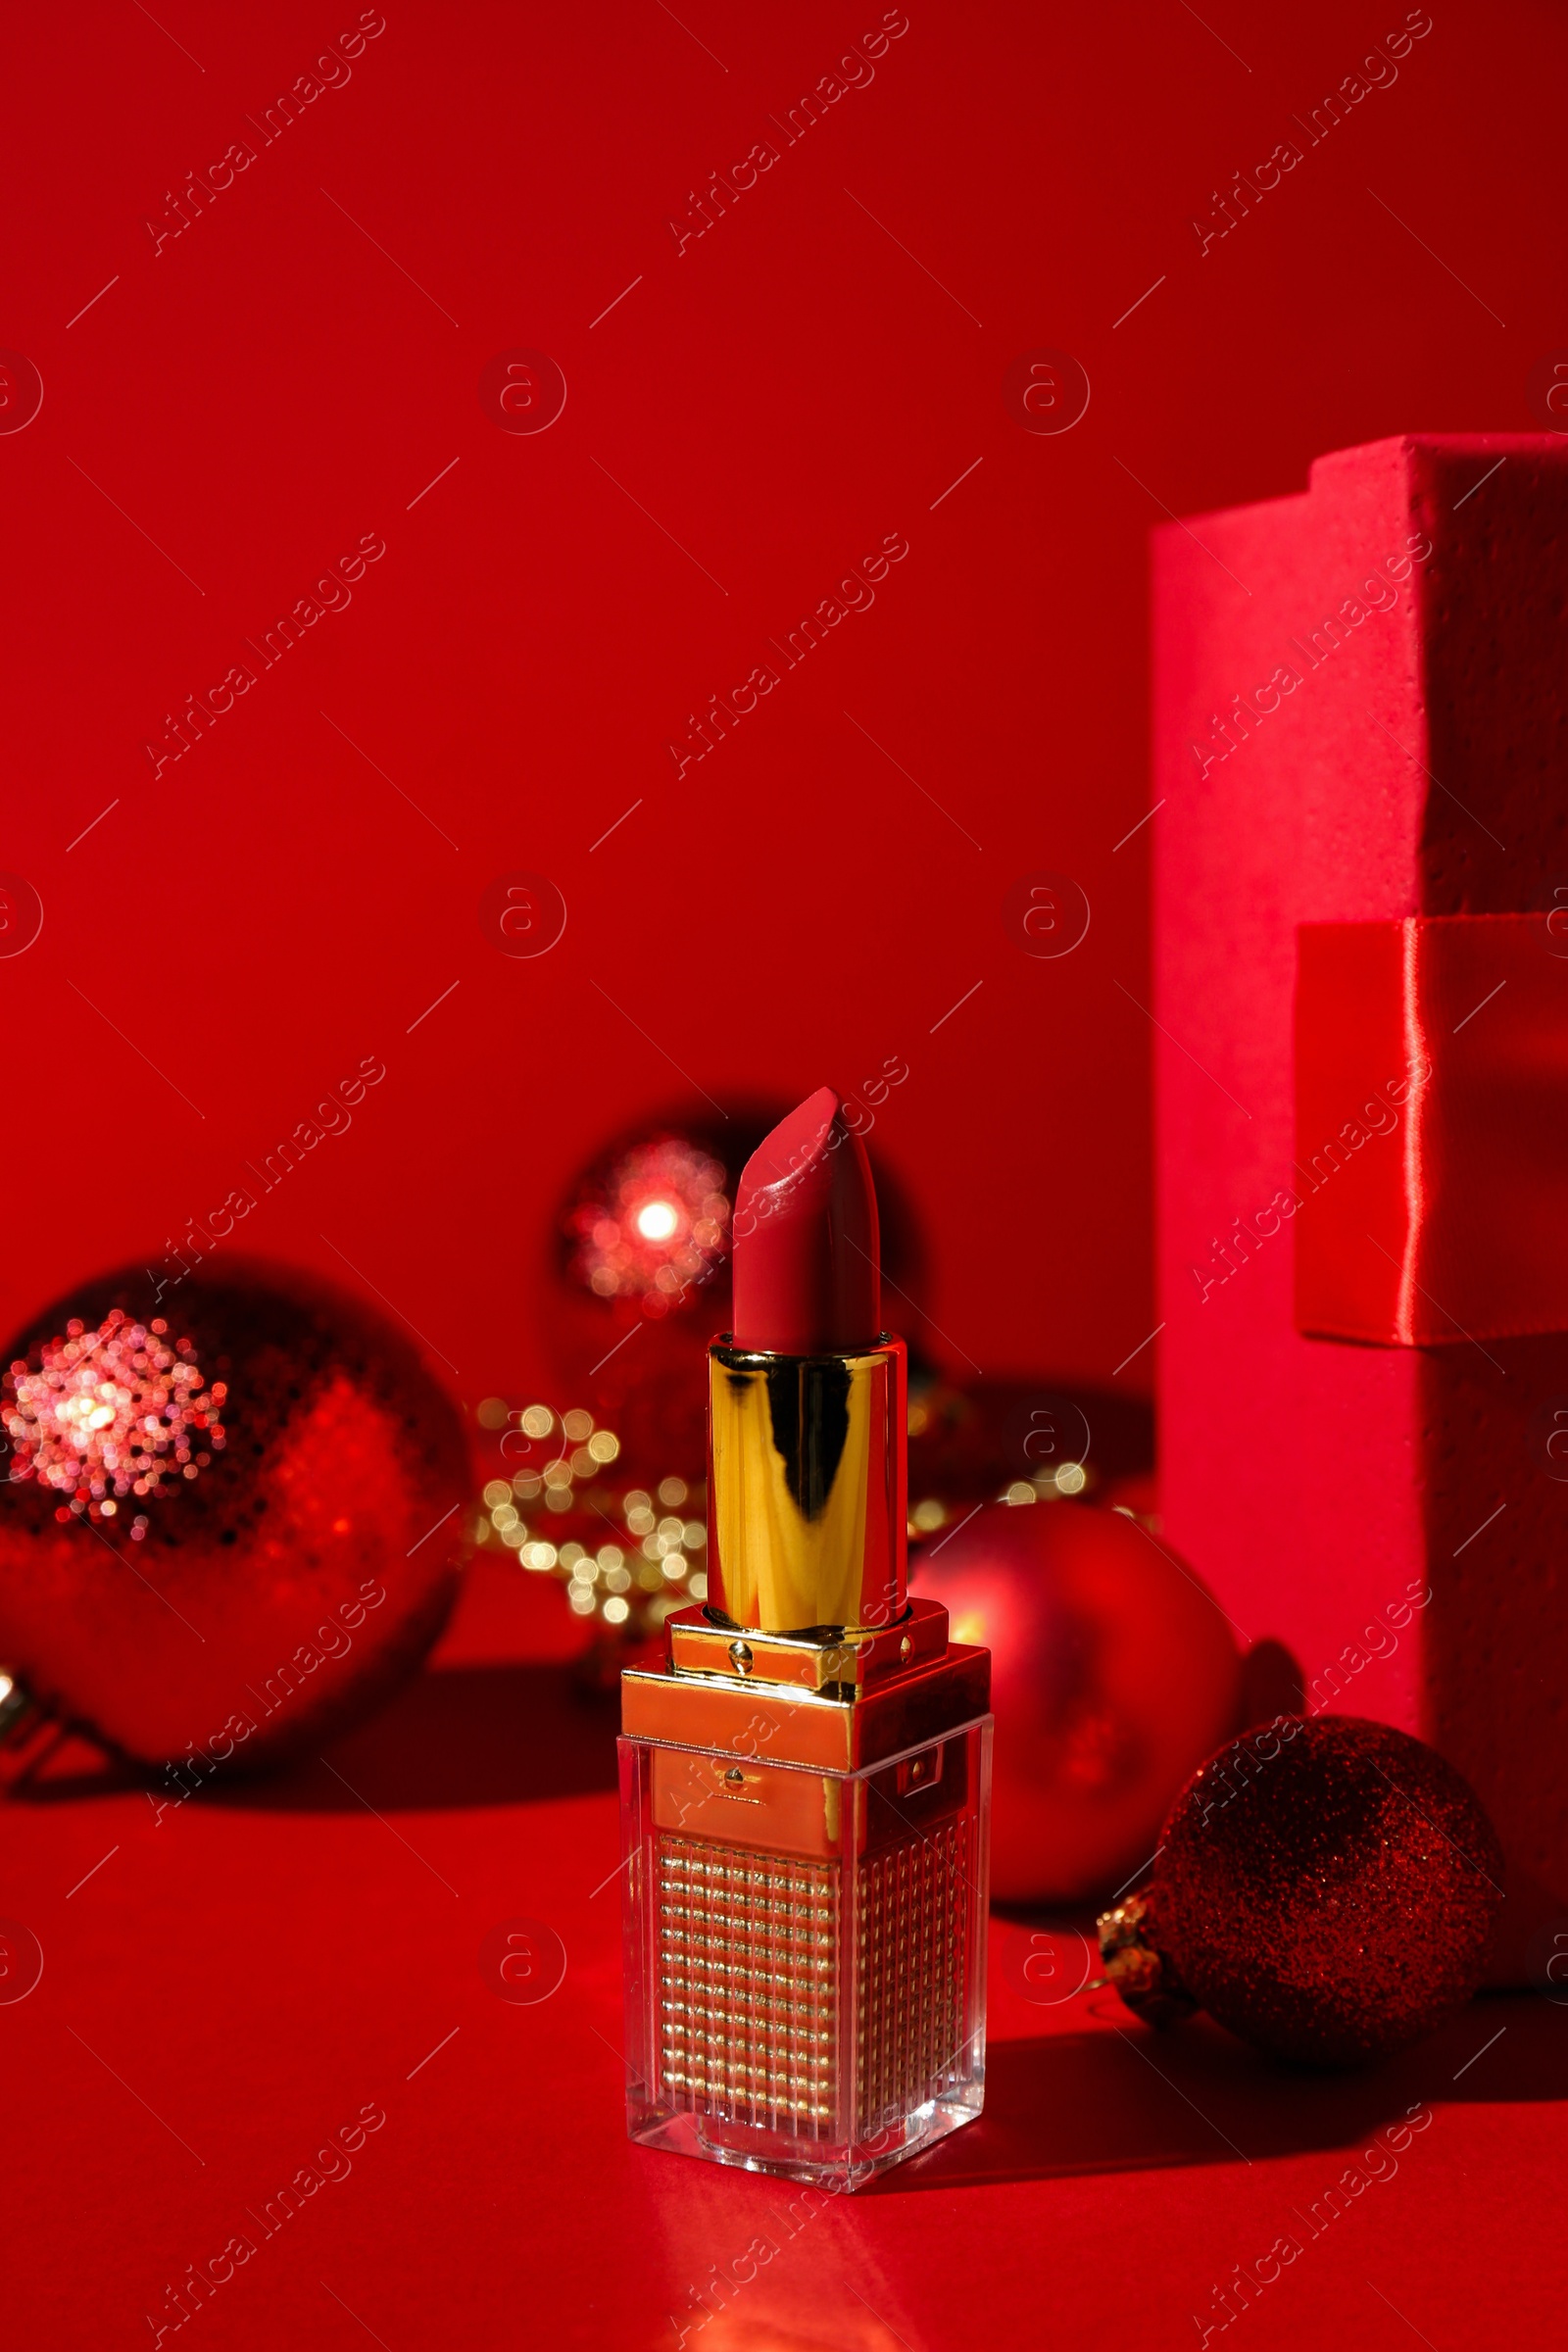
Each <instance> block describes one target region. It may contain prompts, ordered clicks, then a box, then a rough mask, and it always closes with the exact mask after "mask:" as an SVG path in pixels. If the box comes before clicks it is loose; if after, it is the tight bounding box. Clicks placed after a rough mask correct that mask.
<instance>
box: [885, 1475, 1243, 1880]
mask: <svg viewBox="0 0 1568 2352" xmlns="http://www.w3.org/2000/svg"><path fill="white" fill-rule="evenodd" d="M1022 1492H1023V1493H1025V1494H1027V1495H1028V1500H1027V1501H1023V1500H1021V1499H1018V1500H1014V1501H1012V1502H993V1503H988V1504H987V1505H985V1507H984V1508H982V1509H980V1510H978V1511H974V1510H971V1513H970V1515H969V1517H968V1519H967V1520H966V1521H965V1522H964V1523H963V1524H962V1525H960V1526H958V1527H957V1528H956V1529H955V1531H954V1532H953V1533H952V1534H951V1535H949V1536H946V1537H942V1538H939V1539H938V1541H937V1542H936V1543H935V1544H933V1546H932V1548H931V1549H930V1551H928V1552H926V1553H925V1554H923V1555H922V1554H916V1555H914V1557H913V1558H912V1559H911V1563H910V1574H911V1583H912V1587H913V1590H914V1591H915V1592H916V1593H919V1594H921V1595H922V1596H924V1597H927V1598H930V1599H932V1600H940V1601H943V1602H945V1603H946V1605H947V1608H948V1610H949V1612H950V1614H951V1617H952V1621H953V1639H954V1640H955V1641H956V1642H983V1643H984V1644H985V1645H986V1646H987V1647H988V1648H989V1649H990V1651H991V1658H992V1679H991V1703H992V1707H993V1710H994V1712H995V1714H996V1718H997V1729H996V1743H995V1748H994V1753H993V1781H992V1856H991V1884H992V1890H993V1892H994V1893H995V1894H997V1895H999V1896H1001V1897H1002V1898H1003V1899H1004V1900H1005V1901H1014V1902H1023V1901H1034V1902H1046V1901H1053V1902H1069V1901H1076V1900H1079V1899H1081V1898H1083V1897H1084V1896H1086V1895H1094V1894H1099V1893H1103V1892H1104V1891H1106V1890H1108V1889H1109V1888H1110V1887H1116V1886H1118V1885H1119V1884H1121V1882H1122V1881H1123V1880H1125V1879H1126V1877H1127V1875H1128V1873H1129V1872H1130V1871H1136V1870H1137V1869H1138V1867H1139V1865H1140V1864H1141V1863H1143V1862H1145V1861H1146V1860H1147V1859H1148V1857H1149V1855H1150V1854H1151V1853H1152V1851H1153V1849H1154V1846H1155V1845H1156V1843H1157V1842H1158V1832H1159V1824H1160V1822H1161V1820H1162V1819H1163V1817H1164V1814H1165V1812H1166V1809H1167V1807H1168V1806H1169V1804H1170V1801H1171V1798H1172V1796H1173V1795H1174V1793H1175V1791H1176V1790H1177V1789H1179V1788H1180V1787H1181V1785H1182V1781H1183V1779H1184V1778H1185V1776H1186V1775H1187V1774H1188V1773H1190V1772H1191V1771H1192V1769H1193V1767H1194V1765H1195V1764H1196V1763H1197V1762H1198V1761H1199V1759H1200V1758H1201V1756H1203V1755H1205V1754H1206V1753H1207V1752H1208V1750H1209V1749H1210V1748H1211V1747H1212V1746H1213V1744H1214V1742H1215V1740H1219V1739H1221V1738H1222V1737H1223V1736H1224V1734H1225V1732H1226V1730H1227V1729H1228V1728H1229V1726H1230V1725H1232V1724H1233V1723H1235V1721H1236V1720H1237V1711H1238V1710H1237V1690H1238V1677H1239V1667H1238V1661H1237V1655H1236V1648H1235V1644H1234V1642H1233V1641H1232V1639H1231V1630H1230V1626H1229V1623H1228V1621H1227V1620H1226V1618H1225V1616H1224V1614H1223V1612H1222V1611H1221V1609H1220V1607H1219V1604H1218V1603H1217V1601H1215V1600H1214V1599H1213V1597H1212V1596H1211V1595H1210V1594H1209V1593H1207V1592H1206V1591H1205V1589H1204V1588H1203V1586H1202V1585H1201V1583H1200V1582H1199V1580H1198V1578H1197V1577H1196V1576H1194V1574H1193V1573H1192V1571H1191V1570H1190V1569H1189V1568H1188V1567H1187V1566H1186V1565H1185V1564H1184V1563H1183V1562H1182V1561H1180V1560H1179V1559H1178V1558H1177V1557H1176V1555H1175V1553H1174V1552H1172V1550H1171V1549H1170V1546H1169V1545H1168V1544H1165V1543H1164V1542H1163V1541H1162V1540H1159V1539H1156V1538H1155V1537H1154V1536H1152V1534H1151V1533H1150V1532H1149V1531H1148V1530H1147V1529H1145V1528H1143V1527H1141V1526H1138V1525H1135V1524H1134V1522H1133V1521H1132V1520H1131V1519H1128V1518H1124V1517H1123V1516H1122V1515H1121V1514H1120V1513H1118V1512H1115V1511H1103V1510H1099V1509H1097V1508H1096V1507H1095V1506H1094V1505H1092V1504H1090V1503H1084V1502H1076V1501H1071V1500H1066V1499H1061V1500H1054V1501H1045V1500H1037V1499H1036V1492H1035V1489H1034V1488H1033V1486H1032V1485H1031V1486H1025V1487H1023V1489H1022Z"/></svg>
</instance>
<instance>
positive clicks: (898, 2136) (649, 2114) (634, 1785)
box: [619, 1340, 991, 2188]
mask: <svg viewBox="0 0 1568 2352" xmlns="http://www.w3.org/2000/svg"><path fill="white" fill-rule="evenodd" d="M709 1365H710V1403H711V1419H710V1430H711V1459H710V1481H709V1512H710V1534H709V1549H710V1568H709V1573H710V1587H709V1591H710V1599H709V1602H708V1605H707V1606H706V1607H691V1608H684V1609H681V1610H678V1611H676V1612H675V1613H674V1614H673V1615H671V1616H670V1617H669V1618H668V1619H667V1620H666V1623H665V1629H664V1636H665V1652H664V1657H663V1660H662V1665H661V1666H659V1667H658V1668H652V1669H643V1668H634V1669H632V1670H630V1671H628V1672H627V1673H625V1674H624V1675H623V1676H622V1677H621V1721H622V1736H621V1740H620V1743H619V1744H620V1787H621V1827H622V1840H623V1849H624V1854H625V1861H624V1866H623V1872H624V1875H623V1885H624V1888H625V1893H624V1922H625V1938H626V1946H625V1965H626V2031H627V2052H626V2054H627V2058H628V2061H629V2064H630V2069H631V2081H630V2083H629V2087H628V2094H627V2107H628V2130H629V2131H630V2134H631V2136H632V2138H633V2139H636V2140H639V2141H641V2142H642V2143H643V2144H645V2145H647V2146H653V2147H662V2148H668V2149H674V2150H678V2151H680V2152H682V2153H684V2154H687V2155H694V2156H704V2157H707V2158H709V2159H710V2160H711V2161H712V2162H715V2163H720V2164H736V2165H742V2166H745V2167H747V2168H748V2169H750V2170H753V2171H760V2172H776V2173H784V2174H787V2175H790V2176H791V2177H794V2178H797V2179H802V2180H813V2181H816V2182H818V2183H821V2184H832V2185H834V2186H837V2187H841V2188H846V2187H847V2188H854V2187H856V2186H858V2184H859V2183H860V2182H861V2181H863V2180H868V2179H869V2178H870V2177H871V2176H872V2175H873V2174H875V2173H877V2172H880V2171H882V2170H884V2169H885V2168H886V2167H887V2166H888V2165H891V2164H896V2163H898V2162H900V2161H901V2160H902V2159H903V2158H905V2157H907V2156H910V2155H913V2154H914V2153H915V2152H916V2151H917V2150H918V2149H920V2148H923V2147H927V2146H929V2145H930V2144H931V2143H932V2142H933V2141H934V2140H936V2139H939V2138H941V2137H942V2136H943V2135H944V2134H945V2133H947V2132H949V2131H956V2129H957V2127H958V2126H959V2125H960V2124H964V2123H967V2122H968V2121H969V2120H970V2119H971V2118H972V2117H973V2116H975V2115H977V2114H978V2113H979V2112H980V2107H981V2103H982V2098H983V2095H984V2081H985V1937H986V1888H987V1877H988V1836H989V1820H990V1760H991V1717H990V1714H989V1712H988V1704H989V1698H990V1679H991V1661H990V1653H989V1652H988V1651H986V1650H984V1649H979V1648H973V1647H967V1646H965V1645H963V1644H961V1643H956V1642H950V1640H949V1638H948V1619H947V1611H946V1610H945V1609H943V1608H942V1607H941V1606H940V1605H939V1604H938V1603H936V1602H934V1601H929V1600H920V1599H916V1600H914V1601H910V1600H909V1599H908V1597H907V1580H906V1568H905V1552H906V1536H907V1518H906V1487H905V1456H906V1442H907V1439H906V1432H907V1402H906V1358H905V1351H904V1347H903V1343H902V1342H901V1341H898V1340H882V1341H879V1342H878V1343H877V1344H876V1345H875V1346H874V1347H872V1348H865V1349H863V1350H860V1351H858V1352H856V1353H854V1354H846V1355H812V1356H794V1355H782V1354H772V1353H764V1352H760V1351H756V1350H743V1349H738V1348H733V1347H732V1346H731V1345H730V1344H729V1343H728V1341H727V1340H720V1341H717V1342H716V1343H715V1344H714V1346H713V1347H712V1348H711V1349H710V1350H709Z"/></svg>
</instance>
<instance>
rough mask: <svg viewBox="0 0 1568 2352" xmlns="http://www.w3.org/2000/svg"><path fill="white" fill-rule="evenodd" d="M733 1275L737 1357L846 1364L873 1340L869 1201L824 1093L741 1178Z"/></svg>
mask: <svg viewBox="0 0 1568 2352" xmlns="http://www.w3.org/2000/svg"><path fill="white" fill-rule="evenodd" d="M732 1274H733V1279H734V1295H735V1330H734V1335H733V1336H734V1343H735V1346H736V1347H737V1348H747V1349H751V1350H755V1349H767V1350H769V1351H771V1352H775V1353H779V1354H784V1355H829V1354H848V1353H852V1352H854V1351H855V1350H856V1349H858V1348H869V1347H870V1346H871V1345H872V1343H873V1342H874V1341H875V1340H876V1339H877V1338H878V1337H879V1335H880V1331H881V1324H882V1276H881V1265H880V1259H879V1254H878V1246H877V1219H876V1194H875V1192H874V1190H873V1189H872V1184H871V1169H870V1164H869V1162H868V1161H867V1159H866V1156H865V1146H864V1145H863V1144H862V1143H861V1141H860V1139H859V1137H858V1135H856V1134H855V1133H854V1132H853V1131H852V1129H851V1128H850V1127H849V1126H848V1125H847V1124H846V1122H845V1117H844V1106H843V1104H842V1103H840V1101H839V1098H838V1096H837V1095H836V1094H835V1093H834V1092H833V1089H832V1088H831V1087H830V1086H822V1087H818V1089H817V1091H816V1093H815V1094H814V1095H812V1096H810V1097H809V1099H808V1101H806V1102H805V1103H801V1104H800V1106H799V1108H798V1109H795V1110H792V1111H791V1112H790V1114H789V1117H788V1118H787V1119H781V1120H780V1121H779V1123H778V1125H777V1126H776V1127H775V1128H774V1129H773V1132H772V1133H771V1135H769V1136H767V1137H765V1138H764V1140H763V1141H762V1142H761V1143H760V1144H759V1146H758V1148H757V1150H756V1151H755V1152H753V1153H752V1156H751V1158H750V1159H749V1160H748V1161H747V1163H746V1166H745V1168H744V1169H743V1170H742V1172H741V1181H740V1190H739V1192H738V1193H737V1195H736V1200H735V1224H734V1257H733V1260H732Z"/></svg>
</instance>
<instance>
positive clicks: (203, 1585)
mask: <svg viewBox="0 0 1568 2352" xmlns="http://www.w3.org/2000/svg"><path fill="white" fill-rule="evenodd" d="M155 1288H156V1286H155V1285H154V1284H153V1282H152V1281H151V1280H150V1279H149V1277H148V1276H147V1275H146V1274H145V1273H143V1272H142V1271H141V1270H140V1269H139V1268H137V1269H134V1270H131V1269H123V1270H121V1271H119V1272H117V1273H114V1274H111V1275H107V1276H105V1277H103V1278H102V1279H100V1280H99V1281H97V1282H94V1283H91V1284H89V1285H87V1286H86V1287H84V1288H83V1289H82V1290H81V1291H80V1292H78V1293H76V1294H74V1295H73V1297H71V1298H69V1299H63V1300H61V1301H59V1302H58V1303H57V1304H56V1305H54V1306H53V1307H51V1308H49V1309H48V1311H47V1312H46V1313H45V1314H43V1315H41V1316H39V1317H38V1318H37V1319H36V1321H35V1322H34V1323H33V1324H32V1326H31V1327H30V1328H29V1329H27V1330H25V1331H24V1332H22V1333H20V1334H18V1335H17V1336H16V1337H15V1338H14V1339H13V1341H12V1344H11V1346H10V1347H9V1348H7V1349H6V1350H5V1358H4V1361H5V1365H6V1369H5V1372H4V1377H3V1381H0V1418H3V1422H4V1429H5V1435H6V1438H7V1440H8V1442H9V1448H10V1474H9V1478H8V1480H7V1482H6V1484H5V1486H4V1488H3V1489H0V1664H3V1665H4V1666H6V1667H7V1668H9V1669H10V1670H11V1671H12V1672H13V1673H15V1674H16V1675H17V1676H18V1677H19V1679H20V1680H21V1681H22V1682H23V1683H24V1684H25V1686H26V1687H27V1689H28V1690H29V1691H31V1692H32V1694H33V1696H34V1697H35V1698H37V1699H38V1700H40V1701H41V1702H43V1703H44V1704H45V1705H46V1706H49V1707H51V1708H52V1709H53V1710H54V1711H55V1712H56V1713H58V1714H60V1715H63V1716H68V1717H70V1718H73V1719H75V1720H79V1721H81V1722H84V1723H85V1724H86V1725H88V1726H89V1727H90V1728H91V1729H93V1730H94V1731H95V1732H97V1733H98V1734H99V1736H100V1737H101V1738H103V1739H104V1740H108V1741H109V1742H110V1743H111V1744H113V1745H115V1746H117V1747H119V1748H122V1749H123V1750H124V1751H125V1752H126V1753H127V1754H129V1755H131V1756H134V1757H137V1758H140V1759H141V1760H143V1761H145V1762H149V1763H156V1762H160V1761H163V1760H165V1759H168V1758H172V1757H184V1756H186V1754H187V1752H188V1750H190V1749H192V1748H194V1750H195V1752H196V1755H197V1757H198V1759H201V1758H206V1759H209V1760H210V1762H209V1766H208V1768H209V1769H210V1768H211V1764H213V1763H223V1764H227V1765H229V1766H230V1768H231V1769H248V1768H250V1767H253V1766H255V1765H258V1764H266V1763H270V1762H273V1761H275V1760H278V1759H280V1758H282V1757H284V1756H286V1755H288V1754H291V1753H293V1752H295V1751H298V1750H302V1749H306V1748H310V1747H312V1746H314V1745H316V1744H318V1743H319V1741H321V1740H324V1739H326V1738H328V1737H329V1736H331V1735H332V1734H333V1733H335V1732H336V1731H338V1730H340V1729H342V1728H343V1726H344V1725H346V1724H347V1723H349V1722H351V1721H353V1720H355V1719H356V1718H358V1717H359V1716H361V1715H363V1714H365V1713H366V1712H367V1711H368V1709H369V1708H370V1707H371V1706H372V1705H374V1704H375V1703H376V1702H377V1701H378V1700H379V1699H380V1698H381V1697H382V1696H383V1695H384V1694H385V1693H386V1692H387V1691H390V1690H391V1689H392V1688H393V1687H394V1686H395V1685H396V1684H397V1683H398V1682H399V1681H401V1680H402V1678H403V1677H404V1676H405V1675H406V1674H407V1673H408V1672H409V1671H410V1670H411V1669H412V1668H413V1667H414V1666H415V1665H417V1662H418V1660H419V1659H420V1658H421V1657H422V1656H423V1654H424V1652H425V1650H426V1649H427V1648H428V1646H429V1644H430V1642H432V1641H433V1640H434V1638H435V1636H436V1634H437V1633H438V1632H439V1630H440V1628H441V1625H442V1623H443V1622H444V1620H445V1618H446V1616H447V1613H448V1611H449V1609H450V1607H451V1605H452V1601H453V1599H454V1597H455V1594H456V1592H457V1583H458V1577H459V1572H460V1569H461V1566H462V1563H463V1558H464V1552H465V1546H466V1533H467V1531H466V1516H467V1514H466V1495H467V1492H468V1487H469V1478H470V1473H469V1465H468V1449H467V1443H466V1435H465V1432H464V1428H463V1423H462V1421H461V1419H460V1417H459V1415H458V1412H457V1409H456V1407H455V1406H454V1405H453V1403H452V1402H451V1401H450V1400H449V1398H448V1397H447V1396H446V1394H445V1392H444V1391H443V1390H442V1388H441V1387H440V1386H439V1384H438V1383H437V1382H436V1381H435V1380H434V1379H433V1377H432V1376H431V1374H430V1373H429V1372H427V1371H426V1370H425V1368H424V1366H423V1365H422V1363H421V1361H420V1359H419V1357H418V1356H417V1353H416V1352H415V1350H414V1349H413V1348H412V1347H411V1346H410V1345H409V1343H408V1342H407V1341H406V1340H405V1339H404V1338H403V1336H402V1335H401V1333H399V1332H397V1331H396V1330H394V1329H393V1328H392V1327H390V1326H389V1325H388V1324H387V1323H386V1322H385V1320H384V1319H383V1318H382V1317H381V1316H380V1314H379V1313H377V1312H376V1311H374V1310H373V1309H372V1308H370V1307H368V1306H366V1305H365V1304H363V1303H361V1302H359V1301H357V1300H353V1299H348V1298H346V1297H344V1296H342V1295H341V1294H339V1293H338V1292H336V1291H335V1290H333V1289H330V1288H329V1287H328V1286H326V1285H325V1284H322V1283H319V1282H316V1281H312V1280H307V1279H306V1278H303V1277H301V1276H299V1275H297V1274H294V1273H293V1272H287V1271H284V1270H283V1269H280V1268H275V1267H270V1266H263V1265H258V1264H255V1263H240V1262H236V1263H234V1264H232V1265H231V1266H230V1267H229V1268H228V1270H226V1271H225V1272H224V1273H222V1274H219V1273H217V1272H211V1273H205V1274H199V1275H192V1276H190V1277H188V1278H187V1279H186V1280H185V1281H183V1282H181V1283H180V1284H179V1285H178V1286H177V1287H174V1288H172V1289H166V1292H165V1296H164V1297H163V1299H161V1300H160V1299H156V1298H155Z"/></svg>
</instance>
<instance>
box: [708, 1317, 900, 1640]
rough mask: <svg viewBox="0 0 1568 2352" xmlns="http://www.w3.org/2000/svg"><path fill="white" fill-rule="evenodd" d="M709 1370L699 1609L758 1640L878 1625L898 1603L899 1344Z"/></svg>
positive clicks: (714, 1364) (734, 1355)
mask: <svg viewBox="0 0 1568 2352" xmlns="http://www.w3.org/2000/svg"><path fill="white" fill-rule="evenodd" d="M708 1365H709V1407H710V1409H709V1484H708V1494H709V1505H708V1508H709V1560H708V1574H709V1588H708V1593H709V1607H710V1609H711V1610H712V1611H713V1612H714V1613H715V1614H717V1615H720V1616H722V1617H724V1618H727V1620H728V1621H729V1622H730V1623H731V1624H733V1625H737V1626H745V1627H755V1628H756V1629H757V1630H758V1631H759V1632H761V1633H769V1634H798V1633H808V1632H812V1631H815V1630H817V1629H819V1628H821V1629H832V1630H834V1631H842V1632H845V1633H850V1634H854V1633H866V1632H876V1631H879V1630H885V1629H886V1628H887V1627H889V1626H891V1625H893V1624H895V1623H896V1622H897V1621H898V1620H899V1619H900V1618H902V1617H903V1615H904V1613H905V1609H906V1606H907V1599H908V1578H907V1562H906V1544H907V1470H906V1437H907V1410H908V1406H907V1394H908V1369H907V1355H906V1352H905V1347H904V1342H903V1341H902V1340H897V1339H882V1340H878V1341H877V1343H876V1345H875V1346H874V1347H871V1348H864V1349H862V1350H859V1351H858V1352H857V1353H855V1354H852V1355H780V1354H774V1353H771V1352H768V1351H764V1350H760V1349H753V1348H735V1347H733V1346H732V1345H731V1344H730V1342H729V1340H728V1338H727V1337H726V1338H723V1339H720V1340H716V1341H715V1342H714V1343H713V1345H712V1347H711V1348H710V1349H709V1351H708Z"/></svg>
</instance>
